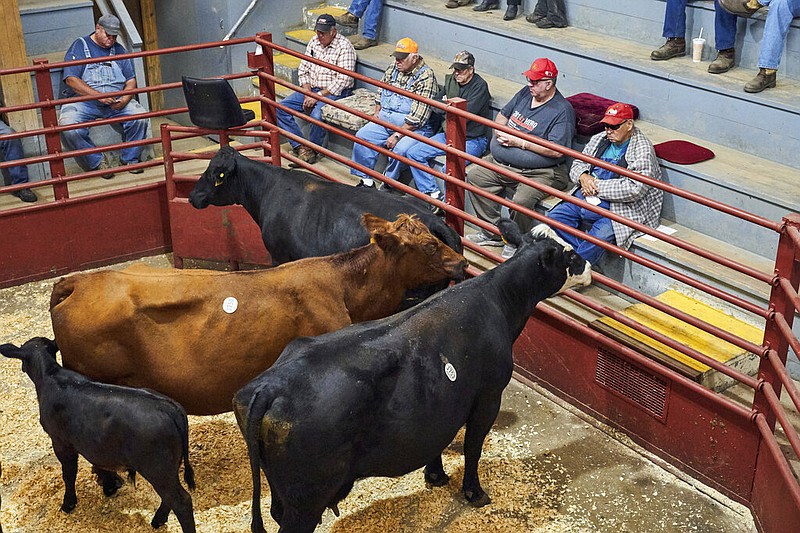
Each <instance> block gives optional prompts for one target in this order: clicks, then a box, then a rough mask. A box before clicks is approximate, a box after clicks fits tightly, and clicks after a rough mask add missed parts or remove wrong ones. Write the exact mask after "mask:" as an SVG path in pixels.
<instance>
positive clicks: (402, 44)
mask: <svg viewBox="0 0 800 533" xmlns="http://www.w3.org/2000/svg"><path fill="white" fill-rule="evenodd" d="M418 50H419V46H417V43H415V42H414V41H413V40H412V39H409V38H408V37H403V38H402V39H400V40H399V41H397V44H396V45H394V52H392V55H393V56H394V57H396V58H397V59H405V58H406V57H408V54H416V53H417V51H418Z"/></svg>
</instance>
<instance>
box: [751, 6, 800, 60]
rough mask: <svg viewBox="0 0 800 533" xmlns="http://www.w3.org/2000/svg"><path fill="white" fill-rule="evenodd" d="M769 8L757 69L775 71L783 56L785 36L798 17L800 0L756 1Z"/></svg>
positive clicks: (799, 15) (799, 14)
mask: <svg viewBox="0 0 800 533" xmlns="http://www.w3.org/2000/svg"><path fill="white" fill-rule="evenodd" d="M758 1H759V3H760V4H761V5H764V6H769V12H768V13H767V21H766V22H765V23H764V36H763V37H762V39H761V51H760V52H759V54H758V68H771V69H777V68H778V64H779V63H780V62H781V54H783V45H784V43H785V42H786V34H787V33H788V31H789V25H790V24H791V23H792V19H793V18H794V17H800V0H758Z"/></svg>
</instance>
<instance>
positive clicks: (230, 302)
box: [222, 296, 239, 315]
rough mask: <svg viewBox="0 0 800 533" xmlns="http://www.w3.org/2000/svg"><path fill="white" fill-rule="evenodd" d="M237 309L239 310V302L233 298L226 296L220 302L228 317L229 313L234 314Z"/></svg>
mask: <svg viewBox="0 0 800 533" xmlns="http://www.w3.org/2000/svg"><path fill="white" fill-rule="evenodd" d="M238 308H239V301H238V300H237V299H236V298H234V297H233V296H228V297H227V298H225V300H223V302H222V310H223V311H225V312H226V313H228V314H229V315H230V314H231V313H234V312H236V310H237V309H238Z"/></svg>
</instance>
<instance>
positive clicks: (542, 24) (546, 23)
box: [536, 18, 567, 30]
mask: <svg viewBox="0 0 800 533" xmlns="http://www.w3.org/2000/svg"><path fill="white" fill-rule="evenodd" d="M536 27H537V28H540V29H543V30H546V29H549V28H566V27H567V25H566V24H556V23H555V22H553V21H552V20H550V19H549V18H543V19H541V20H540V21H539V22H537V23H536Z"/></svg>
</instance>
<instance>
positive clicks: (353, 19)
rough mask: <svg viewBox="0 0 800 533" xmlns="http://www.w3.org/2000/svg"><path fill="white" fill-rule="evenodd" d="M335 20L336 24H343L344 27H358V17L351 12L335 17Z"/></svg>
mask: <svg viewBox="0 0 800 533" xmlns="http://www.w3.org/2000/svg"><path fill="white" fill-rule="evenodd" d="M333 19H334V20H335V21H336V24H341V25H342V26H358V17H357V16H355V15H353V14H352V13H350V12H349V11H348V12H347V13H345V14H344V15H339V16H338V17H333Z"/></svg>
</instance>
